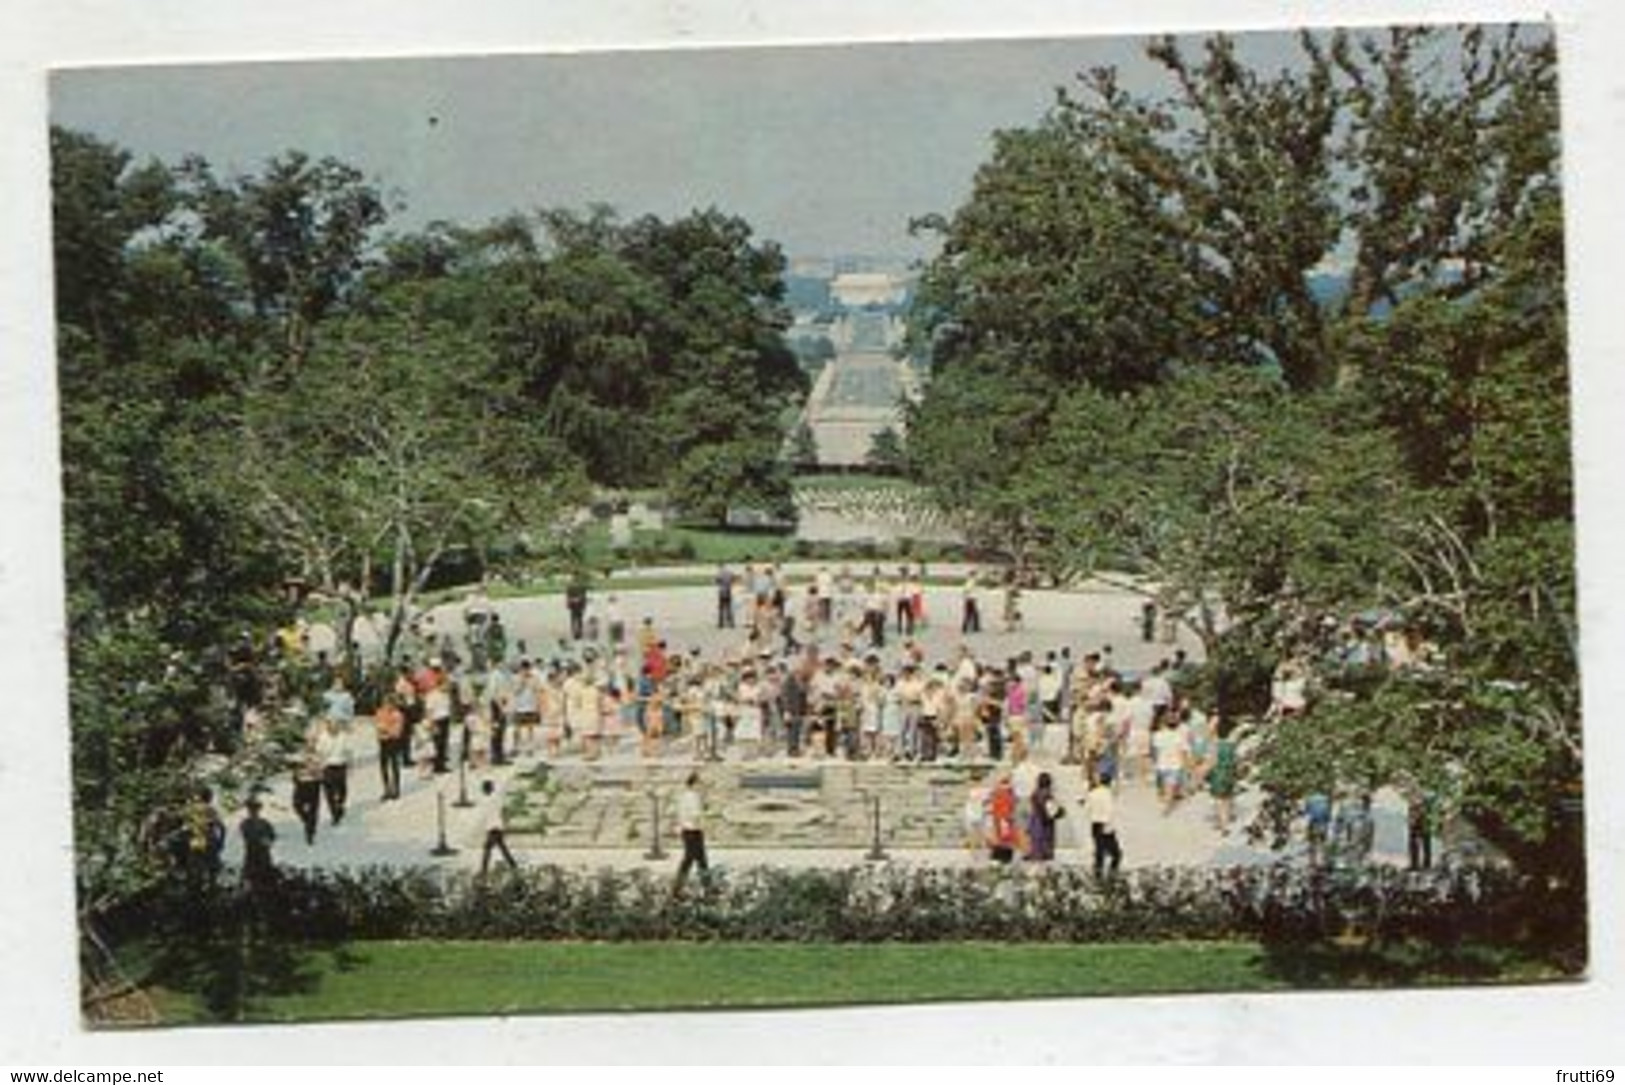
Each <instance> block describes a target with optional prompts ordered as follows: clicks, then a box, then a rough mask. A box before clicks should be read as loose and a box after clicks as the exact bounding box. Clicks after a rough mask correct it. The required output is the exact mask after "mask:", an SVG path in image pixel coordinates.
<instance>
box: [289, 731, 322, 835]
mask: <svg viewBox="0 0 1625 1085" xmlns="http://www.w3.org/2000/svg"><path fill="white" fill-rule="evenodd" d="M293 812H294V813H295V814H297V815H298V816H299V822H300V824H302V825H303V826H304V827H305V843H306V844H314V843H316V825H317V822H319V821H320V820H321V812H322V759H321V758H320V757H319V756H317V754H316V750H315V747H314V746H307V748H306V749H305V752H304V755H303V756H302V757H300V759H299V764H298V765H296V766H295V767H294V770H293Z"/></svg>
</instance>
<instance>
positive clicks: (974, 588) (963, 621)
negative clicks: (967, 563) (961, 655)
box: [959, 569, 982, 636]
mask: <svg viewBox="0 0 1625 1085" xmlns="http://www.w3.org/2000/svg"><path fill="white" fill-rule="evenodd" d="M979 588H980V586H979V585H978V584H977V582H976V570H975V569H971V570H970V571H969V572H967V573H966V574H965V586H964V587H963V588H961V589H960V618H959V632H960V633H961V634H963V635H966V636H968V635H970V634H971V633H980V632H981V631H982V603H981V600H980V599H979V598H978V597H977V592H978V591H979Z"/></svg>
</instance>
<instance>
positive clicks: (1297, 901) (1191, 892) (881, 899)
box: [112, 864, 1584, 954]
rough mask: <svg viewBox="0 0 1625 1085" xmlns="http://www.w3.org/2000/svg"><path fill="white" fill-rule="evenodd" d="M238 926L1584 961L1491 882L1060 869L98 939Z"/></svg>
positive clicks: (1481, 871)
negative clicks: (1548, 956)
mask: <svg viewBox="0 0 1625 1085" xmlns="http://www.w3.org/2000/svg"><path fill="white" fill-rule="evenodd" d="M239 922H251V923H254V924H256V925H257V927H258V929H261V930H264V931H266V932H268V933H272V934H275V935H278V936H281V937H286V938H289V939H297V940H311V941H323V940H337V939H344V938H362V939H366V938H392V939H411V938H434V939H536V940H555V939H572V940H592V941H633V940H640V941H641V940H665V939H676V940H688V941H706V940H712V939H727V940H731V941H768V942H882V941H893V942H932V941H964V940H981V941H1002V942H1127V941H1134V942H1146V941H1161V940H1168V939H1203V940H1232V939H1256V940H1261V941H1264V942H1270V943H1302V942H1312V941H1316V940H1319V939H1323V938H1326V937H1330V936H1335V935H1339V934H1342V933H1347V932H1351V931H1352V932H1358V933H1359V934H1361V935H1362V936H1364V937H1367V938H1371V939H1375V940H1379V941H1381V940H1395V941H1422V942H1426V943H1429V944H1433V945H1440V946H1450V945H1455V944H1458V943H1461V942H1487V943H1499V944H1508V945H1511V944H1517V945H1534V946H1538V947H1545V948H1553V949H1557V948H1566V949H1568V950H1573V949H1574V948H1575V947H1576V946H1578V947H1581V950H1582V954H1583V945H1584V901H1583V898H1577V895H1576V894H1573V893H1571V892H1569V891H1568V890H1565V889H1561V888H1560V887H1553V886H1551V885H1549V884H1548V883H1547V882H1545V881H1544V880H1539V881H1537V880H1534V879H1530V878H1526V877H1523V876H1521V875H1518V874H1517V873H1515V872H1512V871H1509V870H1505V869H1500V868H1476V867H1474V868H1455V869H1449V870H1439V871H1430V872H1427V873H1422V874H1411V873H1406V872H1404V871H1398V870H1393V869H1389V868H1375V867H1373V868H1366V869H1362V870H1357V871H1340V872H1331V873H1317V872H1311V871H1308V870H1305V869H1303V868H1301V867H1294V866H1287V865H1284V864H1283V865H1275V866H1268V867H1237V868H1229V869H1220V870H1197V869H1185V868H1150V869H1143V870H1135V871H1132V872H1128V873H1125V874H1123V875H1121V876H1118V877H1112V878H1107V879H1096V878H1095V877H1093V875H1092V874H1090V873H1089V872H1088V871H1087V870H1085V869H1081V868H1078V867H1071V866H1052V867H1045V868H1042V869H1035V868H1020V867H1017V868H1014V869H995V868H975V869H963V868H953V869H947V868H934V867H914V866H896V865H884V866H861V867H852V868H846V869H822V870H785V869H782V868H778V867H750V868H743V869H738V870H725V871H724V870H719V871H716V872H713V876H712V878H711V880H710V882H709V883H708V884H702V883H701V882H699V881H698V880H696V881H694V882H692V883H691V884H690V887H689V889H688V890H687V891H686V892H685V893H683V894H681V895H679V896H676V897H673V895H672V892H671V880H670V875H669V874H668V873H666V872H660V873H655V872H652V871H648V870H634V871H615V870H607V869H606V870H598V871H578V870H571V869H565V868H562V867H557V866H537V867H527V868H524V869H522V870H520V871H519V872H517V873H509V872H507V871H499V872H498V873H497V874H495V875H493V876H492V877H489V878H482V877H479V876H475V875H472V874H469V873H465V872H445V871H440V870H437V869H433V868H411V869H401V868H386V867H371V868H365V869H361V870H354V871H349V870H346V871H337V872H290V873H288V874H285V875H284V876H283V877H281V878H280V879H279V880H278V884H277V885H276V886H275V887H274V889H270V890H266V891H264V892H262V893H260V894H259V895H257V896H254V897H250V896H248V895H246V894H244V893H242V892H238V891H237V890H236V889H235V888H234V887H233V888H222V889H218V890H213V891H208V892H198V891H196V887H191V888H189V887H186V886H182V885H176V886H171V887H168V889H167V890H160V891H158V892H155V893H152V894H149V895H147V896H145V897H143V898H139V899H136V900H132V901H128V902H126V904H125V906H124V908H123V909H122V910H121V913H120V915H118V916H117V917H115V918H114V921H113V924H112V929H116V930H117V931H121V932H129V931H140V930H159V931H164V930H169V931H188V930H191V931H195V930H198V929H211V930H213V929H218V928H219V927H221V925H226V926H230V925H231V924H234V923H239Z"/></svg>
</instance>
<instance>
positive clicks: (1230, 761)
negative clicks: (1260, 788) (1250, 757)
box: [1207, 718, 1240, 833]
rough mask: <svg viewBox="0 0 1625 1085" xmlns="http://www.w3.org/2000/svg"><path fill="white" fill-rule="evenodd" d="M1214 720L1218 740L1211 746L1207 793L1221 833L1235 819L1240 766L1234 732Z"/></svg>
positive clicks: (1222, 722) (1219, 720) (1218, 720)
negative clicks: (1211, 756)
mask: <svg viewBox="0 0 1625 1085" xmlns="http://www.w3.org/2000/svg"><path fill="white" fill-rule="evenodd" d="M1215 719H1216V722H1215V726H1216V728H1217V730H1218V734H1219V739H1218V741H1217V742H1215V743H1214V746H1213V762H1212V765H1211V767H1210V768H1209V769H1208V773H1207V791H1208V794H1209V795H1211V796H1212V797H1213V819H1214V822H1215V823H1216V824H1217V825H1218V827H1219V831H1220V832H1221V833H1228V832H1229V831H1230V822H1231V821H1232V820H1233V819H1234V817H1235V803H1236V780H1237V777H1238V776H1239V775H1240V772H1239V769H1240V764H1239V761H1238V758H1237V753H1236V736H1235V732H1234V731H1233V730H1232V729H1231V728H1228V727H1226V726H1225V724H1224V721H1223V720H1222V719H1217V718H1215Z"/></svg>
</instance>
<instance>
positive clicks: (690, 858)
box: [671, 772, 711, 897]
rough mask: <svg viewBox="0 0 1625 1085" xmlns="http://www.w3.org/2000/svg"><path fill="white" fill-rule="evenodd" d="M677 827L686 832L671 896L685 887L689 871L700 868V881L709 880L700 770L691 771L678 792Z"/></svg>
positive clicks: (709, 870)
mask: <svg viewBox="0 0 1625 1085" xmlns="http://www.w3.org/2000/svg"><path fill="white" fill-rule="evenodd" d="M677 829H678V831H679V832H681V833H682V835H683V861H682V862H681V863H679V864H678V866H677V881H676V883H675V884H674V885H673V886H672V888H671V893H672V896H674V897H675V896H676V895H677V894H678V893H681V892H682V891H683V885H684V883H685V882H687V881H688V872H689V870H690V869H691V868H693V867H696V866H697V867H699V868H700V881H701V882H702V883H708V882H709V880H710V873H711V866H710V864H709V863H707V862H706V859H705V802H704V800H703V799H702V798H701V797H700V774H699V773H697V772H691V773H689V774H688V780H687V782H685V783H684V785H683V791H682V794H680V795H678V796H677Z"/></svg>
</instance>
